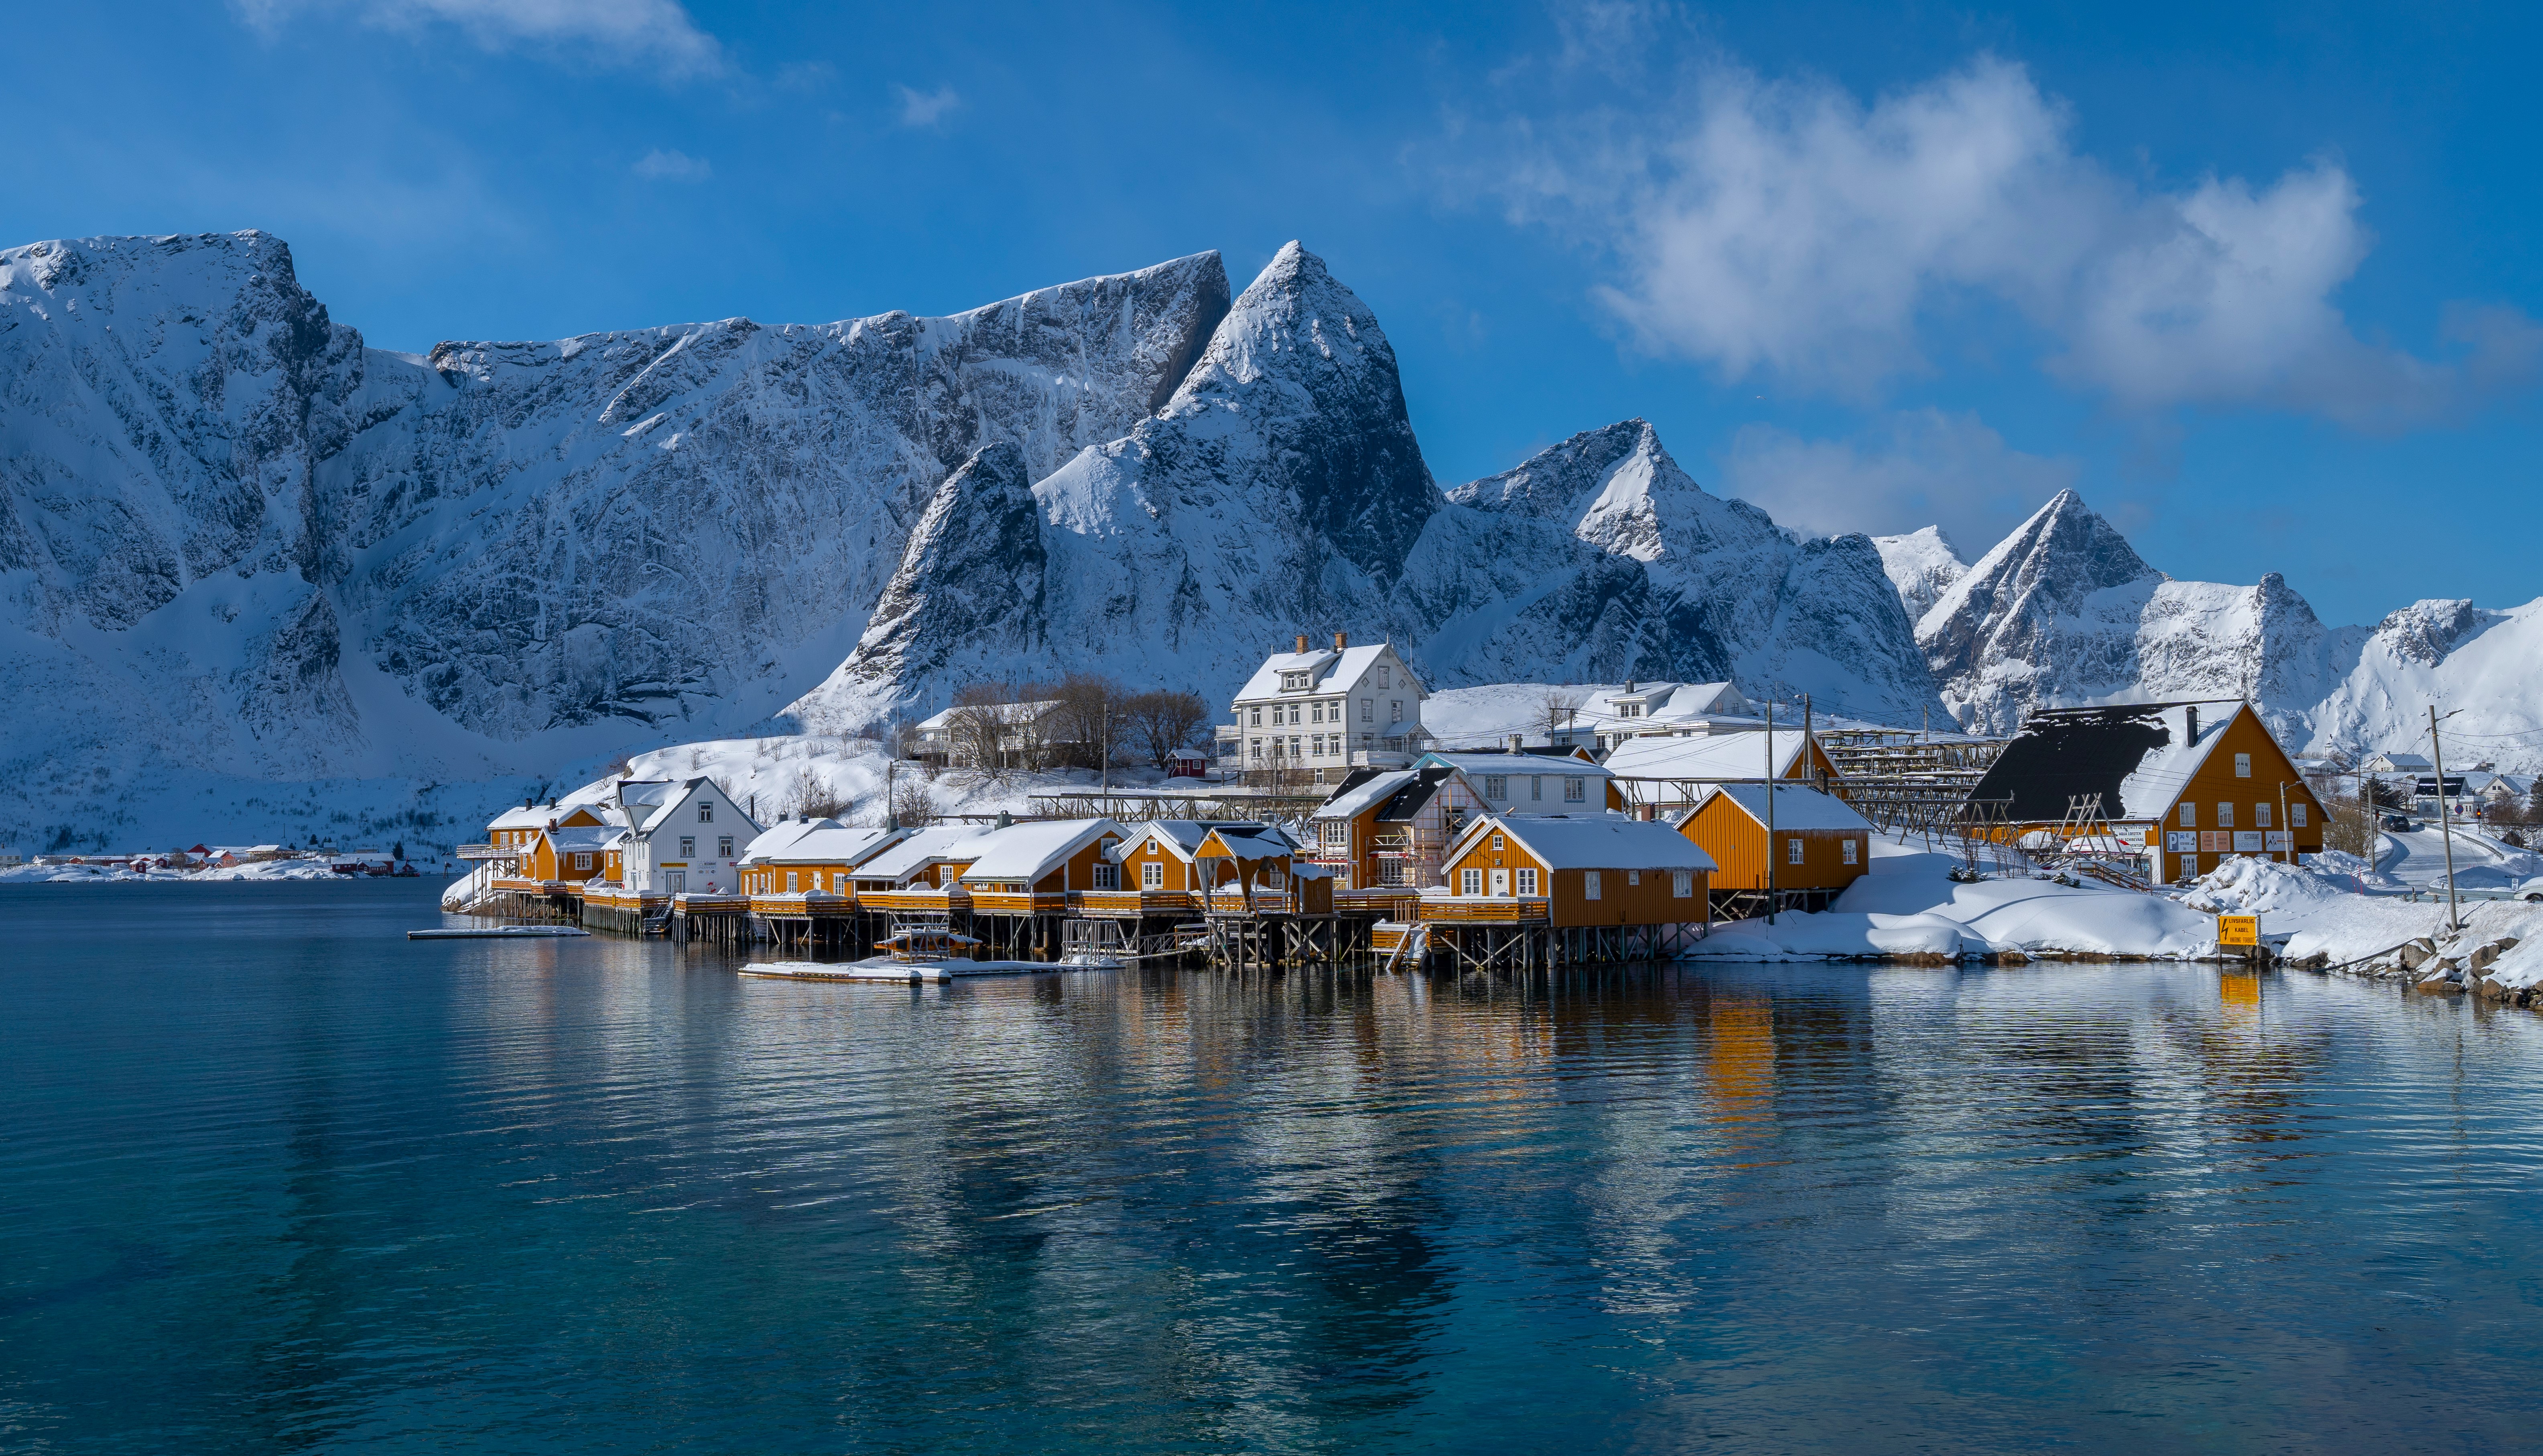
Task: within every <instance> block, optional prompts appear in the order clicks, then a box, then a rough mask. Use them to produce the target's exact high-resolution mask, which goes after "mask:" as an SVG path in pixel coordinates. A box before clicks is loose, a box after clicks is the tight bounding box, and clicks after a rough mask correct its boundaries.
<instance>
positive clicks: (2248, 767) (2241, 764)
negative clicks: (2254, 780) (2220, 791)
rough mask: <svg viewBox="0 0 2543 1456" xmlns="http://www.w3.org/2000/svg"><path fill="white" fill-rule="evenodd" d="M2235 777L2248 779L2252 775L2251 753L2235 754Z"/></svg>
mask: <svg viewBox="0 0 2543 1456" xmlns="http://www.w3.org/2000/svg"><path fill="white" fill-rule="evenodd" d="M2234 777H2236V778H2238V779H2248V778H2250V777H2252V755H2251V754H2249V753H2237V754H2235V755H2234Z"/></svg>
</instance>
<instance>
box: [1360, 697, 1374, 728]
mask: <svg viewBox="0 0 2543 1456" xmlns="http://www.w3.org/2000/svg"><path fill="white" fill-rule="evenodd" d="M1359 721H1360V722H1362V723H1375V722H1377V700H1376V699H1375V698H1362V699H1360V700H1359Z"/></svg>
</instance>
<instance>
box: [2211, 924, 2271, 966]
mask: <svg viewBox="0 0 2543 1456" xmlns="http://www.w3.org/2000/svg"><path fill="white" fill-rule="evenodd" d="M2216 945H2217V948H2218V949H2219V950H2222V949H2224V948H2225V947H2228V946H2240V947H2242V948H2243V958H2244V959H2246V960H2250V961H2254V962H2257V961H2259V960H2260V958H2261V917H2260V916H2258V915H2219V916H2217V917H2216Z"/></svg>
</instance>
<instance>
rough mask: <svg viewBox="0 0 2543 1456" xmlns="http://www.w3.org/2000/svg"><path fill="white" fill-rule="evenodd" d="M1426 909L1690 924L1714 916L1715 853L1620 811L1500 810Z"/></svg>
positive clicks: (1477, 828)
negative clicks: (1709, 911) (1709, 910)
mask: <svg viewBox="0 0 2543 1456" xmlns="http://www.w3.org/2000/svg"><path fill="white" fill-rule="evenodd" d="M1444 869H1445V871H1446V879H1447V882H1446V883H1445V884H1444V885H1441V886H1437V887H1434V888H1431V889H1427V890H1425V891H1424V892H1423V895H1422V903H1421V911H1420V913H1421V917H1422V919H1424V920H1426V921H1435V922H1444V923H1456V922H1461V921H1462V922H1473V923H1501V924H1539V925H1545V926H1549V927H1553V928H1568V927H1602V926H1652V925H1683V924H1687V923H1689V922H1693V921H1701V920H1704V919H1705V918H1706V915H1707V905H1708V898H1707V889H1708V883H1709V881H1710V880H1711V877H1712V874H1713V869H1714V866H1713V860H1712V858H1711V857H1710V856H1708V855H1707V854H1705V852H1704V851H1703V850H1702V849H1701V848H1699V847H1698V846H1696V845H1695V844H1694V843H1692V842H1690V841H1689V840H1687V839H1686V838H1685V837H1684V836H1683V835H1680V834H1678V833H1677V832H1676V831H1675V830H1673V829H1671V828H1669V826H1667V825H1666V824H1661V823H1656V822H1653V821H1650V820H1643V819H1630V818H1626V817H1624V816H1623V815H1621V814H1584V815H1580V816H1577V817H1576V816H1572V815H1565V814H1495V815H1487V816H1485V817H1483V818H1480V819H1478V820H1476V821H1475V822H1474V823H1473V824H1472V825H1470V826H1468V827H1467V829H1466V830H1465V832H1464V833H1463V834H1461V835H1460V836H1459V837H1458V839H1457V841H1456V843H1455V844H1453V845H1452V846H1450V848H1449V850H1448V854H1447V857H1446V861H1445V865H1444Z"/></svg>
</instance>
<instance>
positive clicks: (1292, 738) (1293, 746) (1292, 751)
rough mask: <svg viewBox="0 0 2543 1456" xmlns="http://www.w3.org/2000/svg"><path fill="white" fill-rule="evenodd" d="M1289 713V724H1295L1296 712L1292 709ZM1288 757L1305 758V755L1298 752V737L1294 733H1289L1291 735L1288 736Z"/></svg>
mask: <svg viewBox="0 0 2543 1456" xmlns="http://www.w3.org/2000/svg"><path fill="white" fill-rule="evenodd" d="M1289 712H1290V719H1289V721H1290V722H1291V723H1295V722H1297V721H1298V720H1297V716H1296V715H1297V710H1296V709H1294V708H1293V709H1291V710H1289ZM1289 756H1290V757H1291V758H1303V757H1305V756H1306V755H1305V754H1302V753H1300V752H1299V751H1298V735H1297V734H1296V733H1291V734H1290V735H1289Z"/></svg>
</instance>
